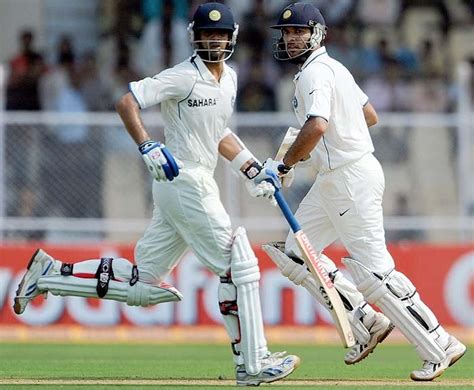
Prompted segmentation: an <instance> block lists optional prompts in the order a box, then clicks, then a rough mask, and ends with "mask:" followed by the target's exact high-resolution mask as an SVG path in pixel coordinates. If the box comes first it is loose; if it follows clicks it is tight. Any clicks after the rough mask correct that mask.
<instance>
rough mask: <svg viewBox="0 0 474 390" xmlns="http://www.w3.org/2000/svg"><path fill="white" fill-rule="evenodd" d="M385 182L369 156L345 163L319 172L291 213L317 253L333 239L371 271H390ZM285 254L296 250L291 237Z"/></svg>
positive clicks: (287, 241) (375, 161)
mask: <svg viewBox="0 0 474 390" xmlns="http://www.w3.org/2000/svg"><path fill="white" fill-rule="evenodd" d="M384 188H385V178H384V174H383V170H382V167H381V165H380V163H379V161H378V160H377V159H376V158H375V157H374V155H373V154H371V153H369V154H366V155H364V156H363V157H362V158H361V159H360V160H357V161H355V162H353V163H350V164H348V165H344V166H342V167H340V168H337V169H334V170H332V171H328V172H322V173H319V174H318V176H317V178H316V181H315V183H314V184H313V186H312V187H311V189H310V190H309V192H308V193H307V194H306V196H305V198H304V199H303V200H302V202H301V204H300V205H299V207H298V210H297V211H296V213H295V216H296V218H297V219H298V221H299V222H300V224H301V226H302V228H303V230H304V232H305V233H306V235H307V236H308V238H309V240H310V241H311V244H312V245H313V247H314V248H315V250H316V251H318V252H322V251H323V250H324V249H325V248H326V247H327V246H328V245H330V244H331V243H333V242H334V241H336V240H337V239H338V238H339V239H340V240H341V241H342V243H343V245H344V247H345V248H346V250H347V251H348V252H349V255H350V256H351V257H352V258H354V259H355V260H358V261H360V262H362V263H363V264H364V265H365V266H366V267H368V268H369V269H370V270H371V271H372V272H380V273H383V272H386V271H389V270H391V269H393V268H394V261H393V258H392V256H391V255H390V253H389V252H388V250H387V246H386V244H385V231H384V227H383V210H382V197H383V192H384ZM286 248H287V252H288V253H291V252H293V253H294V254H296V255H298V254H299V250H298V248H297V245H296V243H295V240H294V238H293V235H292V234H291V233H290V234H289V235H288V238H287V240H286Z"/></svg>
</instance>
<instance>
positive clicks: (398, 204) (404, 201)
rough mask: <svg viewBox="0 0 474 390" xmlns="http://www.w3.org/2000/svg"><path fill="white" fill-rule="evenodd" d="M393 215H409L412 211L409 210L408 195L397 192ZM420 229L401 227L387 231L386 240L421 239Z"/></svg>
mask: <svg viewBox="0 0 474 390" xmlns="http://www.w3.org/2000/svg"><path fill="white" fill-rule="evenodd" d="M394 215H395V216H397V217H409V216H412V215H413V213H412V212H411V210H410V205H409V200H408V196H407V195H406V194H403V193H399V194H398V195H397V197H396V200H395V211H394ZM424 238H425V237H424V234H423V231H422V230H419V229H403V230H394V231H391V232H387V241H392V242H393V241H395V242H396V241H422V240H423V239H424Z"/></svg>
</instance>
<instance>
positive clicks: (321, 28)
mask: <svg viewBox="0 0 474 390" xmlns="http://www.w3.org/2000/svg"><path fill="white" fill-rule="evenodd" d="M285 27H303V28H309V29H310V30H311V37H310V39H309V40H308V41H307V42H305V43H306V49H305V50H303V51H302V52H301V53H300V54H299V55H297V56H293V57H290V56H289V55H288V52H287V50H286V43H285V42H284V40H283V35H281V36H279V37H278V38H276V39H275V40H274V43H273V56H274V57H275V58H276V59H277V60H281V61H285V60H289V61H292V62H297V63H298V62H302V61H303V62H304V61H305V60H306V58H307V57H309V55H310V54H311V51H312V50H314V49H316V48H317V47H318V46H319V45H321V43H322V42H323V40H324V38H325V37H326V32H327V27H326V21H325V20H324V18H323V15H322V14H321V11H320V10H319V9H318V8H317V7H315V6H314V5H313V4H308V3H292V4H290V5H288V6H286V7H285V8H283V10H282V11H281V12H280V16H279V18H278V22H277V24H274V25H273V26H270V28H273V29H278V30H280V31H281V29H282V28H285Z"/></svg>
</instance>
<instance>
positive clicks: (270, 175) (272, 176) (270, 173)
mask: <svg viewBox="0 0 474 390" xmlns="http://www.w3.org/2000/svg"><path fill="white" fill-rule="evenodd" d="M258 165H260V164H258ZM254 167H255V165H254ZM245 186H246V187H247V190H248V192H249V193H250V195H251V196H253V197H256V198H259V197H262V198H267V199H268V200H269V201H270V203H271V204H272V205H273V206H276V205H277V202H276V199H275V197H274V194H275V190H276V189H280V188H281V183H280V179H279V178H278V174H277V173H276V172H275V171H274V170H272V169H270V168H265V167H260V171H259V172H258V174H257V175H256V176H255V177H253V178H252V179H250V180H248V181H246V182H245Z"/></svg>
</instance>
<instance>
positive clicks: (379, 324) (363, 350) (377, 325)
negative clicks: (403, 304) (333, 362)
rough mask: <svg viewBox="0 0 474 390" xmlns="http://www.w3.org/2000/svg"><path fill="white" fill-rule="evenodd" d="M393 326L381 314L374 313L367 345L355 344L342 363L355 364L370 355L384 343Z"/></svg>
mask: <svg viewBox="0 0 474 390" xmlns="http://www.w3.org/2000/svg"><path fill="white" fill-rule="evenodd" d="M393 328H395V326H394V325H393V324H392V323H391V322H390V320H389V319H388V318H387V317H385V316H384V315H383V314H382V313H375V322H374V323H373V325H372V326H371V327H370V329H368V330H369V333H370V340H369V342H368V343H367V344H360V343H356V345H354V346H353V347H352V348H351V350H350V351H349V352H347V353H346V356H345V357H344V363H346V364H356V363H359V362H360V361H361V360H363V359H365V358H366V357H367V356H369V354H371V353H372V352H373V351H374V349H375V347H377V345H378V344H379V343H381V342H382V341H384V340H385V339H386V338H387V336H388V335H389V334H390V332H391V331H392V330H393Z"/></svg>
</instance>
